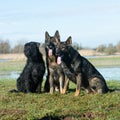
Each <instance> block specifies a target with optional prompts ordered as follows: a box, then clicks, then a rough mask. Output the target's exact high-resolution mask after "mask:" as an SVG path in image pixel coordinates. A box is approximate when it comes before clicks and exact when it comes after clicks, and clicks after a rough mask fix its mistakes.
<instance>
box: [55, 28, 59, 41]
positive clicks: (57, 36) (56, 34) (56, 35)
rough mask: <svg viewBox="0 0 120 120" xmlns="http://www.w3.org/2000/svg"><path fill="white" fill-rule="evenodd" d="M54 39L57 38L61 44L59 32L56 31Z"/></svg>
mask: <svg viewBox="0 0 120 120" xmlns="http://www.w3.org/2000/svg"><path fill="white" fill-rule="evenodd" d="M54 37H55V38H57V39H58V40H59V42H60V34H59V31H58V30H56V32H55V35H54Z"/></svg>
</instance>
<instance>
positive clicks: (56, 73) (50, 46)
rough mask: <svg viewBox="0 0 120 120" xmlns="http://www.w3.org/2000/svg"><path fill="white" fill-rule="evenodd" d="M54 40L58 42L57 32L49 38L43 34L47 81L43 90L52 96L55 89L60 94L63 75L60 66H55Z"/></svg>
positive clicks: (46, 34) (47, 34)
mask: <svg viewBox="0 0 120 120" xmlns="http://www.w3.org/2000/svg"><path fill="white" fill-rule="evenodd" d="M56 39H57V40H59V41H60V35H59V32H58V31H56V33H55V35H54V36H53V37H51V36H50V35H49V33H48V32H46V33H45V50H46V63H47V73H48V74H47V80H46V83H45V90H46V91H50V93H51V94H52V93H53V92H54V90H55V88H58V90H60V93H62V89H63V84H64V80H65V75H64V73H63V70H62V68H61V66H59V65H58V64H57V57H56V51H55V50H56V48H55V45H56Z"/></svg>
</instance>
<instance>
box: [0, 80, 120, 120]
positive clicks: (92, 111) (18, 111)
mask: <svg viewBox="0 0 120 120" xmlns="http://www.w3.org/2000/svg"><path fill="white" fill-rule="evenodd" d="M15 84H16V81H15V80H0V88H1V90H0V96H1V97H0V101H1V102H0V118H1V120H19V119H20V120H40V119H41V118H43V117H45V116H52V117H55V116H58V117H62V116H72V118H73V119H75V120H79V119H80V120H118V119H120V97H119V96H120V93H119V92H113V93H107V94H103V95H97V94H86V93H85V92H84V91H82V92H81V94H80V96H78V97H75V96H74V94H75V85H74V84H72V83H70V91H69V92H68V93H67V94H65V95H61V94H59V93H54V94H53V95H50V94H49V93H42V94H24V93H9V92H8V91H9V90H11V89H14V88H15V87H16V85H15ZM107 84H108V86H109V87H110V88H120V82H118V81H108V83H107Z"/></svg>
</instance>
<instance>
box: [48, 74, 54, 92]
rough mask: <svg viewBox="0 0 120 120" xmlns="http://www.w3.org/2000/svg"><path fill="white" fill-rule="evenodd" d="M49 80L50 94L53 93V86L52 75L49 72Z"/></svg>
mask: <svg viewBox="0 0 120 120" xmlns="http://www.w3.org/2000/svg"><path fill="white" fill-rule="evenodd" d="M49 82H50V94H53V92H54V87H53V77H52V75H51V73H50V77H49Z"/></svg>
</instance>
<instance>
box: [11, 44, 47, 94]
mask: <svg viewBox="0 0 120 120" xmlns="http://www.w3.org/2000/svg"><path fill="white" fill-rule="evenodd" d="M39 46H40V43H38V42H29V43H26V44H25V46H24V54H25V56H26V57H27V62H26V65H25V67H24V69H23V71H22V73H21V74H20V76H19V78H18V79H17V90H11V91H10V92H24V93H35V92H38V93H41V85H42V81H43V76H44V73H45V64H44V61H43V57H42V54H41V52H40V51H39Z"/></svg>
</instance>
